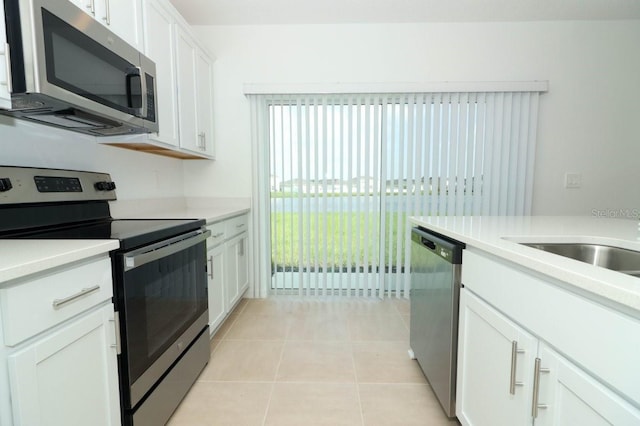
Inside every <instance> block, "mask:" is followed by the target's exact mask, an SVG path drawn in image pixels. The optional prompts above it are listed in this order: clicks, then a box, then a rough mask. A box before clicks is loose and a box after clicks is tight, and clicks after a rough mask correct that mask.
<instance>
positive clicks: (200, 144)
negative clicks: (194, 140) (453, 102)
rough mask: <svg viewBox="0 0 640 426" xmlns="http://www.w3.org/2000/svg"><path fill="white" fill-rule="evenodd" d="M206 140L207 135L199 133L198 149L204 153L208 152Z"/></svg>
mask: <svg viewBox="0 0 640 426" xmlns="http://www.w3.org/2000/svg"><path fill="white" fill-rule="evenodd" d="M206 138H207V135H206V134H205V133H204V132H200V133H198V148H200V149H201V150H202V151H205V150H206Z"/></svg>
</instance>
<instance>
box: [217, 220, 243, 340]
mask: <svg viewBox="0 0 640 426" xmlns="http://www.w3.org/2000/svg"><path fill="white" fill-rule="evenodd" d="M247 227H248V216H247V215H246V214H243V215H239V216H235V217H232V218H229V219H226V220H223V221H220V222H216V223H213V224H211V225H208V226H207V229H208V230H209V231H211V236H210V237H209V238H208V239H207V271H208V274H209V288H208V291H209V331H210V332H211V335H213V334H215V332H216V331H217V328H218V327H219V326H220V324H221V323H222V321H224V319H225V318H226V317H227V315H228V314H230V313H231V311H233V309H234V308H235V306H236V304H237V303H238V302H239V301H240V299H241V298H242V296H243V295H244V293H245V292H246V291H247V289H248V288H249V250H248V242H249V233H248V230H247Z"/></svg>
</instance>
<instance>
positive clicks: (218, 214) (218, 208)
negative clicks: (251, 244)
mask: <svg viewBox="0 0 640 426" xmlns="http://www.w3.org/2000/svg"><path fill="white" fill-rule="evenodd" d="M250 204H251V203H250V200H249V199H248V198H247V199H243V198H237V199H235V198H231V199H204V198H203V199H198V198H194V199H189V200H186V201H185V200H183V199H178V200H174V199H168V200H164V199H156V200H130V201H126V202H124V203H120V204H119V205H116V206H114V205H113V204H112V205H111V206H112V212H111V213H112V216H113V217H114V218H116V219H118V218H130V219H132V218H134V219H138V218H139V219H142V218H149V219H205V220H206V221H207V223H214V222H217V221H220V220H224V219H227V218H230V217H233V216H237V215H240V214H244V213H247V212H249V210H250ZM118 247H119V242H118V241H117V240H0V283H4V282H7V281H10V280H13V279H16V278H20V277H23V276H27V275H30V274H33V273H36V272H41V271H44V270H46V269H50V268H55V267H58V266H62V265H65V264H67V263H72V262H75V261H78V260H82V259H86V258H89V257H92V256H96V255H99V254H103V253H108V252H109V251H111V250H115V249H117V248H118Z"/></svg>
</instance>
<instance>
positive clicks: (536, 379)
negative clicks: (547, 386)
mask: <svg viewBox="0 0 640 426" xmlns="http://www.w3.org/2000/svg"><path fill="white" fill-rule="evenodd" d="M541 364H542V361H541V360H540V358H536V360H535V365H534V370H533V400H532V404H531V417H533V418H534V419H535V418H536V417H538V410H539V409H545V408H548V406H547V405H546V404H539V403H538V398H539V397H540V395H539V393H540V373H548V372H549V371H550V370H549V369H548V368H543V367H542V366H541Z"/></svg>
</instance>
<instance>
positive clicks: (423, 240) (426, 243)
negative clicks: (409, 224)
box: [420, 236, 436, 250]
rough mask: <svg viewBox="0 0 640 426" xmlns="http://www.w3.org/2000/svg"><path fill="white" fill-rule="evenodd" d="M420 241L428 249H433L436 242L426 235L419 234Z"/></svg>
mask: <svg viewBox="0 0 640 426" xmlns="http://www.w3.org/2000/svg"><path fill="white" fill-rule="evenodd" d="M420 243H421V244H422V245H423V246H425V247H426V248H428V249H431V250H435V249H436V243H434V242H433V241H431V240H430V239H428V238H427V237H424V236H420Z"/></svg>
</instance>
